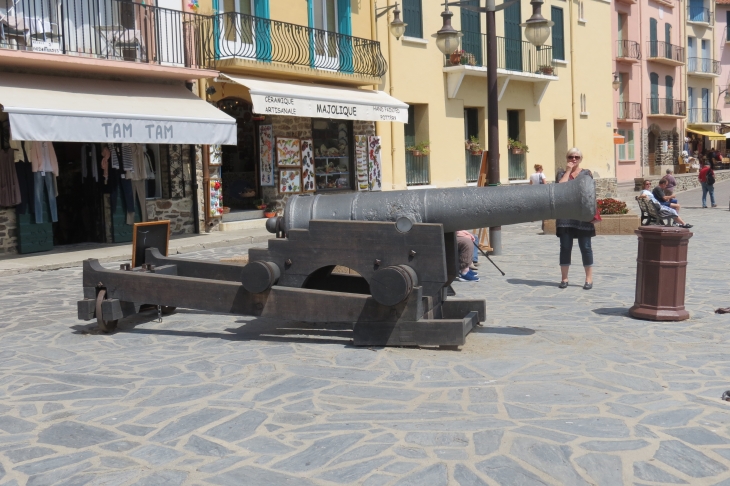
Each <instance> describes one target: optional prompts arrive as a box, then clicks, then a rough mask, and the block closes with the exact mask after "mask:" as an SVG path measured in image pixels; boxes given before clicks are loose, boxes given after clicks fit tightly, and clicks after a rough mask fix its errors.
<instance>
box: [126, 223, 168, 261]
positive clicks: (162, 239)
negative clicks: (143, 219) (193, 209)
mask: <svg viewBox="0 0 730 486" xmlns="http://www.w3.org/2000/svg"><path fill="white" fill-rule="evenodd" d="M169 246H170V221H169V220H164V221H150V222H148V223H134V226H133V227H132V267H133V268H137V267H139V266H141V265H142V264H143V263H144V262H145V261H144V259H145V250H146V249H147V248H157V250H158V251H159V252H160V253H161V254H162V255H164V256H167V250H168V247H169Z"/></svg>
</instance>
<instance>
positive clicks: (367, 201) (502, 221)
mask: <svg viewBox="0 0 730 486" xmlns="http://www.w3.org/2000/svg"><path fill="white" fill-rule="evenodd" d="M595 213H596V189H595V183H594V181H593V179H592V178H590V177H588V176H580V177H578V178H576V179H575V180H573V181H570V182H566V183H563V184H540V185H532V186H529V185H520V186H510V187H451V188H444V189H420V190H410V191H385V192H354V193H346V194H330V195H320V194H318V195H297V196H293V197H291V198H290V199H289V201H288V202H287V205H286V209H285V211H284V218H283V227H281V224H282V221H279V222H278V224H277V221H276V220H275V219H274V218H272V220H270V221H269V222H267V228H269V230H270V231H272V232H276V230H277V229H283V230H284V231H285V232H288V231H289V230H291V229H308V228H309V221H311V220H344V221H394V222H396V223H398V224H399V226H400V225H402V226H403V227H404V229H406V230H407V229H409V228H410V224H409V223H438V224H441V225H443V230H444V232H447V233H448V232H452V231H457V230H465V229H473V228H486V227H494V226H504V225H508V224H517V223H524V222H528V221H537V220H542V219H556V218H566V219H577V220H580V221H591V220H592V219H593V217H594V215H595Z"/></svg>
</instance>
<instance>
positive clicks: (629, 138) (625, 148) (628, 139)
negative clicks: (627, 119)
mask: <svg viewBox="0 0 730 486" xmlns="http://www.w3.org/2000/svg"><path fill="white" fill-rule="evenodd" d="M618 134H619V135H621V136H622V137H624V143H623V144H621V145H619V146H618V160H634V131H633V130H619V131H618Z"/></svg>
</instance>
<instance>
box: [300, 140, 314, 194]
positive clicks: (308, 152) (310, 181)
mask: <svg viewBox="0 0 730 486" xmlns="http://www.w3.org/2000/svg"><path fill="white" fill-rule="evenodd" d="M301 145H302V192H314V191H316V190H317V188H316V187H315V185H314V150H313V148H312V140H311V139H307V140H302V141H301Z"/></svg>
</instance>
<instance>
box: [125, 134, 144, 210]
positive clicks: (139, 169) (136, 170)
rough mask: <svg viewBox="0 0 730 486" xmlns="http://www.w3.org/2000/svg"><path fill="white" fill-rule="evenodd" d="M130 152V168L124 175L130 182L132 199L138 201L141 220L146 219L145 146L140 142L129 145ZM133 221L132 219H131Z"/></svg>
mask: <svg viewBox="0 0 730 486" xmlns="http://www.w3.org/2000/svg"><path fill="white" fill-rule="evenodd" d="M130 151H131V154H132V170H128V171H127V172H126V173H125V175H126V177H127V179H128V180H130V181H131V182H132V193H133V197H132V200H133V201H137V202H138V203H139V208H140V212H141V213H142V221H143V222H144V221H147V188H146V187H145V186H146V180H147V168H146V162H145V146H144V145H141V144H137V143H136V144H132V145H130ZM132 223H134V221H132Z"/></svg>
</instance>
